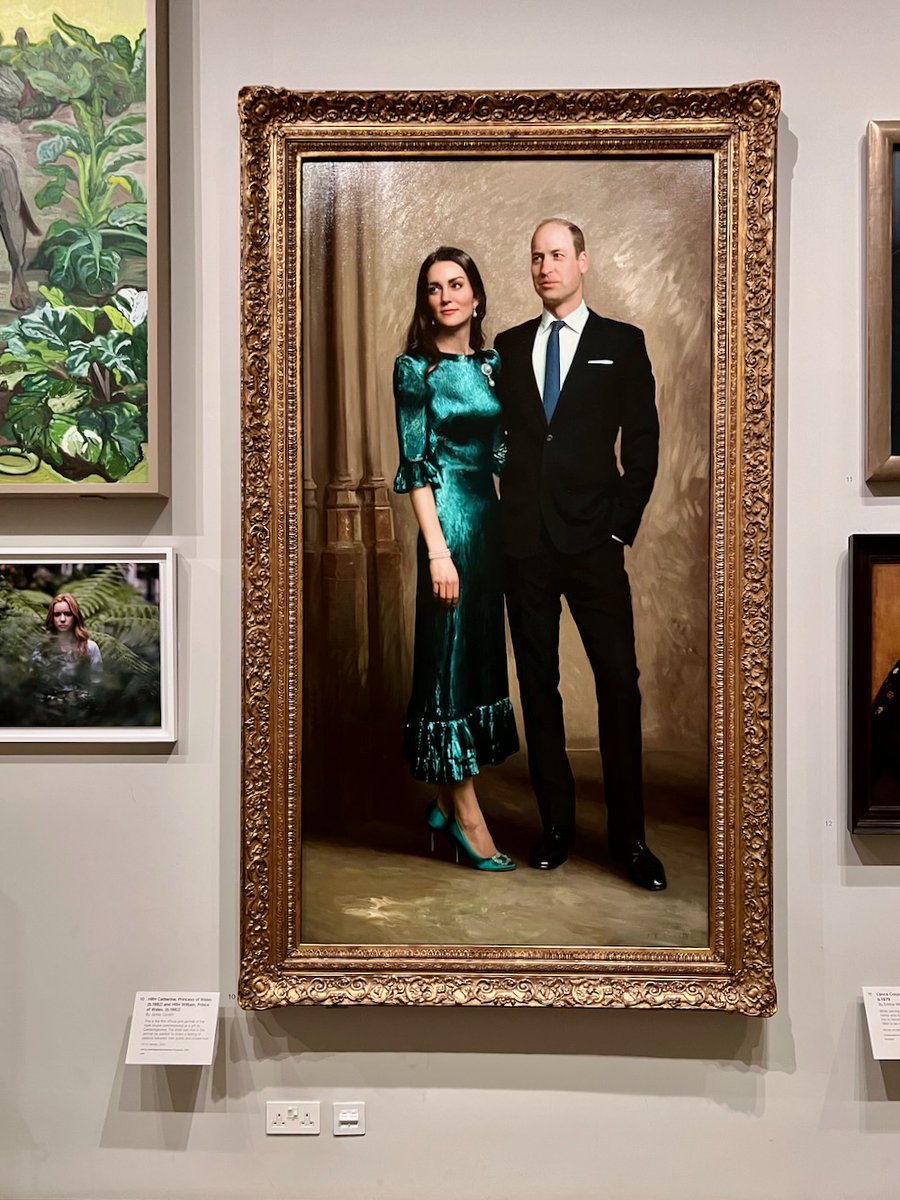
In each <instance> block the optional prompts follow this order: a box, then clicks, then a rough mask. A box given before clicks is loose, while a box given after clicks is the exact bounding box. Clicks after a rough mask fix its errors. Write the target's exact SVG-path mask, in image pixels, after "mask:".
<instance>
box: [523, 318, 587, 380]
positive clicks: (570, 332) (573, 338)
mask: <svg viewBox="0 0 900 1200" xmlns="http://www.w3.org/2000/svg"><path fill="white" fill-rule="evenodd" d="M587 319H588V307H587V305H586V304H585V302H584V301H583V300H582V302H581V303H580V304H579V305H578V307H577V308H576V309H575V311H574V312H570V313H569V315H568V316H567V317H566V318H565V324H564V325H563V327H562V329H560V331H559V389H560V391H562V386H563V384H564V383H565V382H566V376H567V375H568V373H569V367H571V365H572V359H573V358H574V357H575V351H576V350H577V349H578V341H579V339H580V337H581V334H582V331H583V330H584V327H585V324H586V323H587ZM555 320H557V318H556V317H554V315H553V313H550V312H547V310H546V308H545V309H544V311H543V312H542V313H541V323H540V325H538V327H537V333H536V334H535V335H534V349H533V350H532V351H531V363H532V366H533V367H534V380H535V383H536V384H537V385H538V391H539V392H540V393H541V398H542V399H543V396H544V373H545V372H546V369H547V341H548V339H549V337H550V326H551V325H552V324H553V322H554V321H555Z"/></svg>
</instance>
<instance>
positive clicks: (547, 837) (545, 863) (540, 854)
mask: <svg viewBox="0 0 900 1200" xmlns="http://www.w3.org/2000/svg"><path fill="white" fill-rule="evenodd" d="M574 836H575V830H574V829H572V828H571V827H570V826H568V825H551V826H550V828H549V829H545V830H544V832H543V833H542V834H541V836H540V837H539V838H538V840H537V841H536V842H535V843H534V845H533V846H532V847H531V851H530V853H529V855H528V865H529V867H534V869H535V870H536V871H552V870H553V868H554V867H561V866H562V865H563V863H564V862H565V861H566V859H567V858H568V857H569V847H570V846H571V844H572V839H573V838H574Z"/></svg>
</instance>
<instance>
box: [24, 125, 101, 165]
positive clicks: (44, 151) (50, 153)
mask: <svg viewBox="0 0 900 1200" xmlns="http://www.w3.org/2000/svg"><path fill="white" fill-rule="evenodd" d="M90 150H91V148H90V145H89V143H88V141H87V138H85V137H84V135H83V134H81V133H80V132H79V131H78V130H77V129H67V130H66V131H65V132H64V133H56V134H54V135H53V137H51V138H48V139H47V140H46V142H41V143H40V144H39V145H38V148H37V150H36V152H35V156H36V158H37V161H38V166H41V167H43V166H46V165H47V164H48V163H52V162H56V160H57V159H58V158H59V157H60V155H62V154H66V153H68V152H74V153H76V154H90Z"/></svg>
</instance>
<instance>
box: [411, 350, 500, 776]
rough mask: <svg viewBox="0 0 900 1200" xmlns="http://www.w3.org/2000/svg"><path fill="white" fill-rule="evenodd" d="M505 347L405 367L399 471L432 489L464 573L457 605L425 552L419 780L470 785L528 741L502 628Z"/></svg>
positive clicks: (415, 728)
mask: <svg viewBox="0 0 900 1200" xmlns="http://www.w3.org/2000/svg"><path fill="white" fill-rule="evenodd" d="M499 369H500V359H499V357H498V355H497V353H496V351H494V350H487V351H484V352H482V353H479V354H473V355H464V354H444V355H442V356H441V359H440V361H439V362H438V364H437V366H436V367H435V368H434V369H433V370H432V371H430V372H429V371H428V363H427V361H426V360H425V359H424V358H419V357H411V356H409V355H405V354H404V355H401V356H400V358H398V359H397V361H396V363H395V364H394V399H395V401H396V405H397V436H398V439H399V442H400V468H399V470H398V471H397V477H396V479H395V480H394V491H396V492H409V491H412V490H413V488H418V487H431V488H432V489H433V491H434V500H435V505H436V507H437V514H438V519H439V520H440V523H441V529H442V530H443V532H444V537H445V538H446V540H447V547H448V549H449V550H450V554H451V557H452V559H453V563H454V565H455V566H456V569H457V571H458V573H459V603H458V605H457V606H456V607H455V608H451V607H450V606H448V605H447V604H444V603H442V602H441V601H439V600H436V599H435V597H434V596H433V594H432V584H431V572H430V568H429V562H428V551H427V548H426V546H425V541H424V539H423V538H422V535H421V534H420V535H419V541H418V547H417V568H418V575H417V585H416V629H415V647H414V651H413V682H412V695H411V696H410V701H409V708H408V710H407V714H406V730H405V733H404V738H403V754H404V756H405V758H406V759H407V760H408V762H409V764H410V768H411V770H412V774H413V775H414V777H415V778H416V779H421V780H424V781H425V782H426V783H459V782H461V781H462V780H463V779H466V778H467V777H468V776H470V775H477V774H478V769H479V767H481V766H484V765H486V764H495V763H499V762H502V761H503V759H505V758H506V757H507V756H508V755H510V754H512V753H514V752H515V751H516V750H518V748H519V742H518V735H517V733H516V723H515V717H514V715H513V710H512V705H511V704H510V699H509V680H508V677H507V671H506V637H505V631H504V626H503V551H502V546H501V541H500V514H499V507H498V501H497V493H496V489H495V487H494V479H493V477H494V475H495V474H497V473H499V471H500V468H501V467H502V463H503V456H504V453H505V447H504V443H503V426H502V421H501V411H500V404H499V401H498V400H497V397H496V394H495V391H494V380H495V379H496V377H497V374H498V372H499Z"/></svg>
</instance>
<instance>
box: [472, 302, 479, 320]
mask: <svg viewBox="0 0 900 1200" xmlns="http://www.w3.org/2000/svg"><path fill="white" fill-rule="evenodd" d="M477 316H478V305H477V304H476V305H475V307H474V308H473V309H472V318H473V319H474V318H475V317H477Z"/></svg>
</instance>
